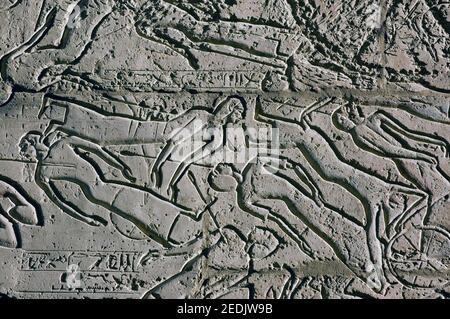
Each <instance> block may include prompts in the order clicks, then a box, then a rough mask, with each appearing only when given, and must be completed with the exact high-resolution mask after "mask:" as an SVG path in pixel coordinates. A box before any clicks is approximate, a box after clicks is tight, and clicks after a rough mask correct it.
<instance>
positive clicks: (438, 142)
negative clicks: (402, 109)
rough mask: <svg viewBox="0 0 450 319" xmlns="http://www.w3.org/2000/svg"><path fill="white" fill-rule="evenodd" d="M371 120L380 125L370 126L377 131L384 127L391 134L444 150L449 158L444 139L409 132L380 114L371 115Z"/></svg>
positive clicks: (449, 145) (446, 143)
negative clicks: (390, 131)
mask: <svg viewBox="0 0 450 319" xmlns="http://www.w3.org/2000/svg"><path fill="white" fill-rule="evenodd" d="M373 120H374V122H375V123H380V125H378V126H376V125H372V126H374V128H375V127H377V128H378V130H379V131H381V130H382V127H381V126H385V127H387V128H388V129H390V130H392V131H393V132H395V133H397V134H400V135H404V136H406V137H408V138H411V139H413V140H415V141H418V142H422V143H428V144H432V145H435V146H438V147H441V148H443V149H444V151H445V154H446V156H449V149H450V144H449V143H448V142H447V141H445V140H444V139H439V138H437V137H432V136H427V135H424V134H419V133H417V132H414V131H412V130H410V129H409V128H407V127H404V126H402V125H400V124H398V123H397V122H396V121H394V120H393V119H392V118H390V117H389V116H388V115H387V114H383V113H380V112H378V113H376V114H374V115H373Z"/></svg>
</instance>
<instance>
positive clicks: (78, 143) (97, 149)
mask: <svg viewBox="0 0 450 319" xmlns="http://www.w3.org/2000/svg"><path fill="white" fill-rule="evenodd" d="M68 139H69V144H70V145H71V147H72V148H74V149H75V150H78V151H79V150H84V151H87V152H91V153H93V154H95V155H97V156H98V157H100V158H101V159H102V160H104V161H105V162H106V163H107V164H108V165H111V166H112V167H115V168H117V169H119V170H120V171H121V173H122V175H123V177H125V178H126V179H127V180H129V181H131V182H135V181H136V179H135V178H134V177H133V174H132V172H131V169H130V168H129V167H128V166H127V165H126V164H125V163H124V162H123V161H121V160H120V159H119V158H118V157H116V156H114V155H113V154H111V153H110V152H109V151H108V150H107V149H105V148H104V147H102V146H100V145H97V144H95V143H93V142H90V141H87V140H85V139H82V138H79V137H76V136H71V137H68Z"/></svg>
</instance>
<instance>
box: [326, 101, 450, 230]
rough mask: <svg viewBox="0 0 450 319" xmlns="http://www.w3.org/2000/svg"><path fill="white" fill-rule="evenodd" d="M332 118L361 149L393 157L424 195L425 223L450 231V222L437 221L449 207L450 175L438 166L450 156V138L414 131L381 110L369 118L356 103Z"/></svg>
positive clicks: (350, 104)
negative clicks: (440, 223)
mask: <svg viewBox="0 0 450 319" xmlns="http://www.w3.org/2000/svg"><path fill="white" fill-rule="evenodd" d="M333 121H334V123H335V125H336V126H337V127H338V128H339V129H341V130H343V131H345V132H348V133H350V135H351V137H352V139H353V141H354V142H355V144H356V145H358V146H359V147H361V148H362V149H364V150H367V151H369V152H371V153H373V154H375V155H378V156H382V157H386V158H390V159H391V160H392V161H393V162H394V163H395V165H396V166H397V168H398V170H399V172H402V175H404V177H405V178H406V179H408V180H409V181H411V183H412V184H413V185H415V186H416V187H417V189H419V190H421V191H423V193H424V194H425V196H426V207H427V213H426V215H425V216H424V222H425V223H431V224H433V225H434V226H444V228H447V231H450V228H449V227H448V226H450V225H446V224H444V225H439V224H438V223H439V221H442V222H443V221H444V220H445V218H443V216H445V215H446V212H448V209H449V208H450V203H449V201H448V195H449V192H450V177H448V176H447V175H446V173H445V172H444V171H443V170H442V169H441V168H440V165H439V160H440V158H445V157H448V156H449V150H450V144H449V142H448V141H447V140H445V139H443V138H440V137H437V136H431V135H428V134H426V133H419V132H415V131H413V130H411V129H409V128H407V127H405V126H404V125H402V124H401V123H399V122H398V121H397V120H395V119H394V118H393V117H392V116H390V115H389V114H388V113H386V112H384V111H382V110H378V111H376V112H373V113H372V114H370V115H369V116H367V117H366V116H364V115H363V114H362V111H361V109H360V108H359V106H358V105H356V104H355V103H353V102H350V103H348V104H347V105H344V106H342V107H340V108H339V109H337V110H336V111H335V112H334V113H333ZM441 125H444V124H441ZM437 202H441V204H437Z"/></svg>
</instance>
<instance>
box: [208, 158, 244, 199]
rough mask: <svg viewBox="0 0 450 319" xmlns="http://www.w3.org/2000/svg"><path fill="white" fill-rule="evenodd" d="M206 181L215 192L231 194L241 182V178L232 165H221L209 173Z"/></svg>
mask: <svg viewBox="0 0 450 319" xmlns="http://www.w3.org/2000/svg"><path fill="white" fill-rule="evenodd" d="M208 180H209V184H210V185H211V187H212V188H213V189H214V190H215V191H218V192H231V191H234V190H235V189H236V188H237V186H238V184H239V183H241V182H242V176H241V174H239V172H238V171H237V170H236V168H234V167H233V166H232V165H230V164H223V163H221V164H218V165H217V166H216V167H215V169H214V171H212V172H211V174H210V175H209V178H208Z"/></svg>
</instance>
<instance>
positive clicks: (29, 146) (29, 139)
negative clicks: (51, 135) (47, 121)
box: [19, 131, 48, 160]
mask: <svg viewBox="0 0 450 319" xmlns="http://www.w3.org/2000/svg"><path fill="white" fill-rule="evenodd" d="M41 140H42V133H40V132H37V131H32V132H29V133H27V134H26V135H25V136H24V137H22V139H21V140H20V143H19V149H20V155H21V156H23V157H24V158H26V159H29V160H40V159H42V158H44V157H45V155H46V154H47V151H48V147H47V146H45V145H44V143H42V142H41Z"/></svg>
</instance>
